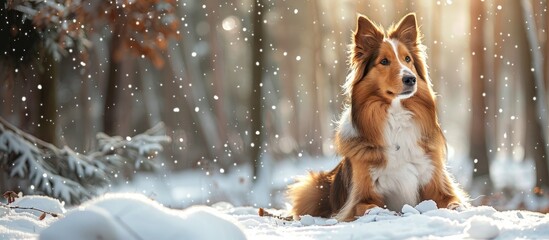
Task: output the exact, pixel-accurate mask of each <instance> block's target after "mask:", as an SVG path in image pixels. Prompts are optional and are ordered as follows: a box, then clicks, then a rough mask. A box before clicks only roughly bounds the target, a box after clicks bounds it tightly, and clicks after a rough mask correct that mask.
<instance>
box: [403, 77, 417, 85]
mask: <svg viewBox="0 0 549 240" xmlns="http://www.w3.org/2000/svg"><path fill="white" fill-rule="evenodd" d="M402 82H403V83H404V85H406V86H414V84H416V77H414V76H404V77H402Z"/></svg>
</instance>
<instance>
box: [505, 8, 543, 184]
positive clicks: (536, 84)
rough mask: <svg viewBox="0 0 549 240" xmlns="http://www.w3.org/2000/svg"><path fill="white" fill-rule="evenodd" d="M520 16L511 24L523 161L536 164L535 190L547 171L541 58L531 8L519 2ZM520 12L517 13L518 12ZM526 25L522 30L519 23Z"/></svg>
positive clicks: (541, 182)
mask: <svg viewBox="0 0 549 240" xmlns="http://www.w3.org/2000/svg"><path fill="white" fill-rule="evenodd" d="M517 9H518V11H519V13H520V14H518V16H519V18H518V19H517V20H516V21H514V23H516V24H517V25H516V26H515V27H516V29H518V30H519V31H521V32H520V33H519V34H518V35H516V36H517V37H518V39H519V40H518V45H519V49H522V50H521V51H520V52H521V53H522V54H521V55H522V56H521V61H520V63H521V64H520V66H521V71H520V73H521V75H520V76H523V79H521V82H522V83H523V89H524V94H523V96H524V103H525V108H526V109H525V110H526V119H525V120H526V139H525V142H524V147H525V158H526V159H533V160H534V162H535V164H536V187H540V188H544V187H547V186H549V185H548V183H549V168H548V166H547V158H546V157H545V156H546V152H547V144H546V136H545V132H546V131H545V129H544V128H543V126H547V120H546V119H547V111H546V109H547V107H546V105H547V103H546V100H545V93H544V89H545V87H544V84H543V83H544V81H543V72H542V66H543V63H542V58H541V55H540V52H539V51H537V49H538V46H539V43H538V40H537V37H536V32H535V31H536V29H537V28H536V26H535V21H534V19H533V17H532V14H533V13H532V6H531V5H530V2H528V1H524V0H523V1H521V6H517ZM520 9H521V10H522V11H521V10H520ZM525 22H526V24H527V25H526V26H525V25H523V23H525Z"/></svg>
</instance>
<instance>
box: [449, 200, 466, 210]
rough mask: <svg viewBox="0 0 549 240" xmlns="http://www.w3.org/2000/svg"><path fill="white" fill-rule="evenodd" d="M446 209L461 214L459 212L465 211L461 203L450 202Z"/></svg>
mask: <svg viewBox="0 0 549 240" xmlns="http://www.w3.org/2000/svg"><path fill="white" fill-rule="evenodd" d="M446 208H448V209H450V210H455V211H459V212H461V211H463V210H465V208H466V207H465V205H463V204H461V203H458V202H451V203H449V204H448V206H447V207H446Z"/></svg>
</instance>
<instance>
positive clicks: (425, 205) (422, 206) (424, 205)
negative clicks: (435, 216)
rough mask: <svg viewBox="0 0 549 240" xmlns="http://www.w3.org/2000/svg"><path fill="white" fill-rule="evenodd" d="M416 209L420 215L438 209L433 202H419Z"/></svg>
mask: <svg viewBox="0 0 549 240" xmlns="http://www.w3.org/2000/svg"><path fill="white" fill-rule="evenodd" d="M416 209H417V210H418V211H419V212H420V213H426V212H428V211H432V210H436V209H438V208H437V203H436V202H435V201H433V200H425V201H423V202H420V203H419V204H418V205H417V206H416Z"/></svg>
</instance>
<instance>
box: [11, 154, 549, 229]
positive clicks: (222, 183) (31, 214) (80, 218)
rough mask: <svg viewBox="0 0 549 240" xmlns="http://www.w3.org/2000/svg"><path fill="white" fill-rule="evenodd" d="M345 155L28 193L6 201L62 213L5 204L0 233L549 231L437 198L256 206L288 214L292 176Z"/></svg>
mask: <svg viewBox="0 0 549 240" xmlns="http://www.w3.org/2000/svg"><path fill="white" fill-rule="evenodd" d="M338 160H339V159H338V158H337V157H325V158H307V157H303V158H300V159H299V160H298V159H294V160H286V161H282V162H276V164H275V163H274V161H270V160H269V159H265V161H264V166H263V168H262V172H261V176H263V177H262V178H260V179H258V180H257V183H256V184H255V185H252V184H251V179H250V175H251V174H250V170H249V169H250V168H249V167H246V166H238V167H234V168H232V169H224V170H220V169H217V170H216V169H195V170H188V171H183V172H179V173H168V172H165V173H162V172H157V173H146V174H143V173H142V174H137V175H136V176H135V178H134V179H133V180H132V181H131V182H128V183H126V184H121V185H118V186H115V187H112V188H110V189H108V191H109V192H113V193H108V194H104V195H102V196H99V197H97V198H95V199H92V200H89V201H87V202H85V203H83V204H81V205H79V206H74V207H66V206H64V204H62V203H61V202H59V201H58V200H56V199H53V198H49V197H43V196H24V197H22V198H17V199H16V201H15V202H13V203H11V204H9V206H19V207H34V208H38V209H41V210H44V211H48V212H52V213H57V214H59V215H60V216H59V217H57V218H55V217H52V216H50V215H46V217H45V218H44V219H43V220H39V216H40V215H41V213H40V212H36V211H34V210H20V209H8V208H6V207H5V206H4V207H0V239H36V238H39V239H246V238H247V239H402V238H450V239H463V238H472V239H487V238H497V239H517V238H522V239H549V215H547V214H541V213H536V212H530V211H497V210H495V209H494V208H492V207H488V206H481V207H471V208H468V209H462V210H460V211H453V210H447V209H437V208H436V206H434V202H432V201H424V202H423V203H421V204H419V205H418V206H405V207H404V208H403V209H402V211H401V213H398V214H397V213H394V212H389V211H387V210H383V209H374V210H372V211H370V212H369V213H368V214H367V215H365V216H363V217H360V218H359V219H357V220H356V221H353V222H348V223H347V222H337V221H336V220H335V219H324V218H318V217H311V216H303V217H302V218H301V219H300V220H299V221H284V220H280V219H277V218H272V217H260V216H258V208H259V207H265V208H267V210H268V211H269V212H270V213H273V214H276V215H281V216H287V215H288V209H289V208H290V206H289V205H287V203H286V202H287V201H286V200H285V198H284V193H285V189H286V186H287V185H288V184H289V183H291V182H292V181H293V180H292V179H293V178H294V177H295V176H296V175H303V174H306V171H307V170H314V171H317V170H329V169H331V168H332V167H333V166H335V165H336V164H337V163H338ZM458 179H459V178H458ZM254 186H255V187H254ZM473 197H475V196H473Z"/></svg>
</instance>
